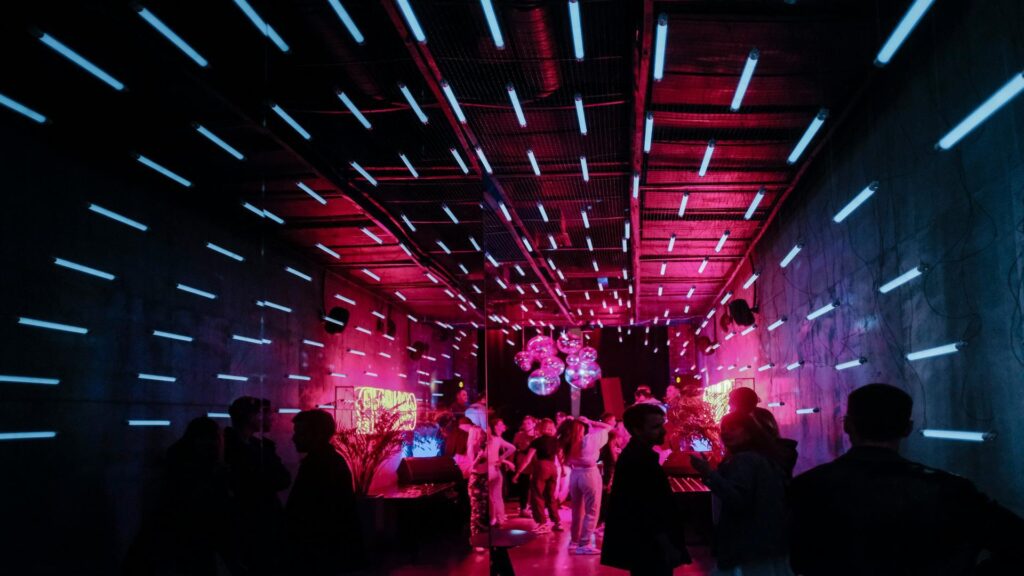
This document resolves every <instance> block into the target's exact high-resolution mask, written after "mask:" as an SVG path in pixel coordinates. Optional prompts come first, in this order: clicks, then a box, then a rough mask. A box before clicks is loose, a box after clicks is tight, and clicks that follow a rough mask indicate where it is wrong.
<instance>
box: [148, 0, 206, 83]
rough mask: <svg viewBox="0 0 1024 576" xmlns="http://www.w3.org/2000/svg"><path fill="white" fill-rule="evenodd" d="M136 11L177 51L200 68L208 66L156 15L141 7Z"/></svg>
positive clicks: (194, 50) (196, 52) (204, 59)
mask: <svg viewBox="0 0 1024 576" xmlns="http://www.w3.org/2000/svg"><path fill="white" fill-rule="evenodd" d="M136 10H137V11H138V13H139V16H141V17H142V19H143V20H145V21H146V22H147V23H148V24H149V25H150V26H152V27H153V29H154V30H156V31H157V32H159V33H160V35H162V36H163V37H164V38H166V39H167V40H168V41H170V43H171V44H174V45H175V46H176V47H177V48H178V50H181V51H182V52H183V53H184V54H185V55H186V56H188V57H189V58H191V59H192V61H193V62H195V63H196V64H197V65H199V67H200V68H206V67H207V66H208V65H209V62H207V60H206V58H203V56H202V55H201V54H199V52H198V51H196V49H195V48H193V47H192V46H190V45H189V44H188V42H185V41H184V40H183V39H182V38H181V36H178V35H177V34H176V33H175V32H174V30H171V29H170V28H169V27H168V26H167V25H166V24H164V23H163V21H162V20H160V19H159V18H157V17H156V14H153V13H152V12H150V11H149V9H147V8H143V7H141V6H139V7H137V8H136Z"/></svg>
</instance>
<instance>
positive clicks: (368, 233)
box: [359, 226, 384, 244]
mask: <svg viewBox="0 0 1024 576" xmlns="http://www.w3.org/2000/svg"><path fill="white" fill-rule="evenodd" d="M359 230H360V231H361V232H362V233H363V234H365V235H366V237H367V238H369V239H370V240H373V241H374V242H376V243H377V244H383V243H384V240H381V237H380V236H377V235H376V234H374V233H373V231H372V230H370V229H369V228H366V227H365V226H364V227H363V228H360V229H359Z"/></svg>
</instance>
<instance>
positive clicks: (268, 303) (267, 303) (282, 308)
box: [256, 300, 292, 314]
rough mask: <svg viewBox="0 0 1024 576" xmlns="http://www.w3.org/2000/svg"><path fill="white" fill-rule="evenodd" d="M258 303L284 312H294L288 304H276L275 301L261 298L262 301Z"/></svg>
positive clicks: (257, 303)
mask: <svg viewBox="0 0 1024 576" xmlns="http://www.w3.org/2000/svg"><path fill="white" fill-rule="evenodd" d="M256 305H257V306H266V307H267V308H273V309H274V310H280V311H281V312H284V313H286V314H291V312H292V309H291V308H289V307H287V306H282V305H280V304H276V303H274V302H271V301H270V300H260V301H258V302H256Z"/></svg>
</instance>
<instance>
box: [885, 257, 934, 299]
mask: <svg viewBox="0 0 1024 576" xmlns="http://www.w3.org/2000/svg"><path fill="white" fill-rule="evenodd" d="M927 270H928V267H927V266H925V265H924V264H922V265H920V266H917V267H915V268H912V269H910V270H908V271H906V272H904V273H903V274H900V275H899V276H897V277H896V278H893V279H892V280H890V281H888V282H886V283H885V284H882V285H881V286H880V287H879V288H878V291H879V292H881V293H882V294H888V293H889V292H892V291H893V290H895V289H896V288H898V287H900V286H902V285H904V284H906V283H907V282H910V281H911V280H913V279H914V278H917V277H918V276H920V275H921V274H924V273H925V272H926V271H927Z"/></svg>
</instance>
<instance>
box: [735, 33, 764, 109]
mask: <svg viewBox="0 0 1024 576" xmlns="http://www.w3.org/2000/svg"><path fill="white" fill-rule="evenodd" d="M760 56H761V53H760V52H758V51H757V48H754V49H753V50H751V51H750V54H748V55H747V62H746V64H744V65H743V73H742V74H740V82H739V84H737V85H736V93H735V94H733V97H732V105H731V106H729V109H730V110H732V111H733V112H736V111H737V110H739V109H740V104H742V103H743V96H744V95H745V94H746V93H747V87H748V86H750V79H751V78H752V77H753V76H754V68H756V67H757V59H758V58H760Z"/></svg>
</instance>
